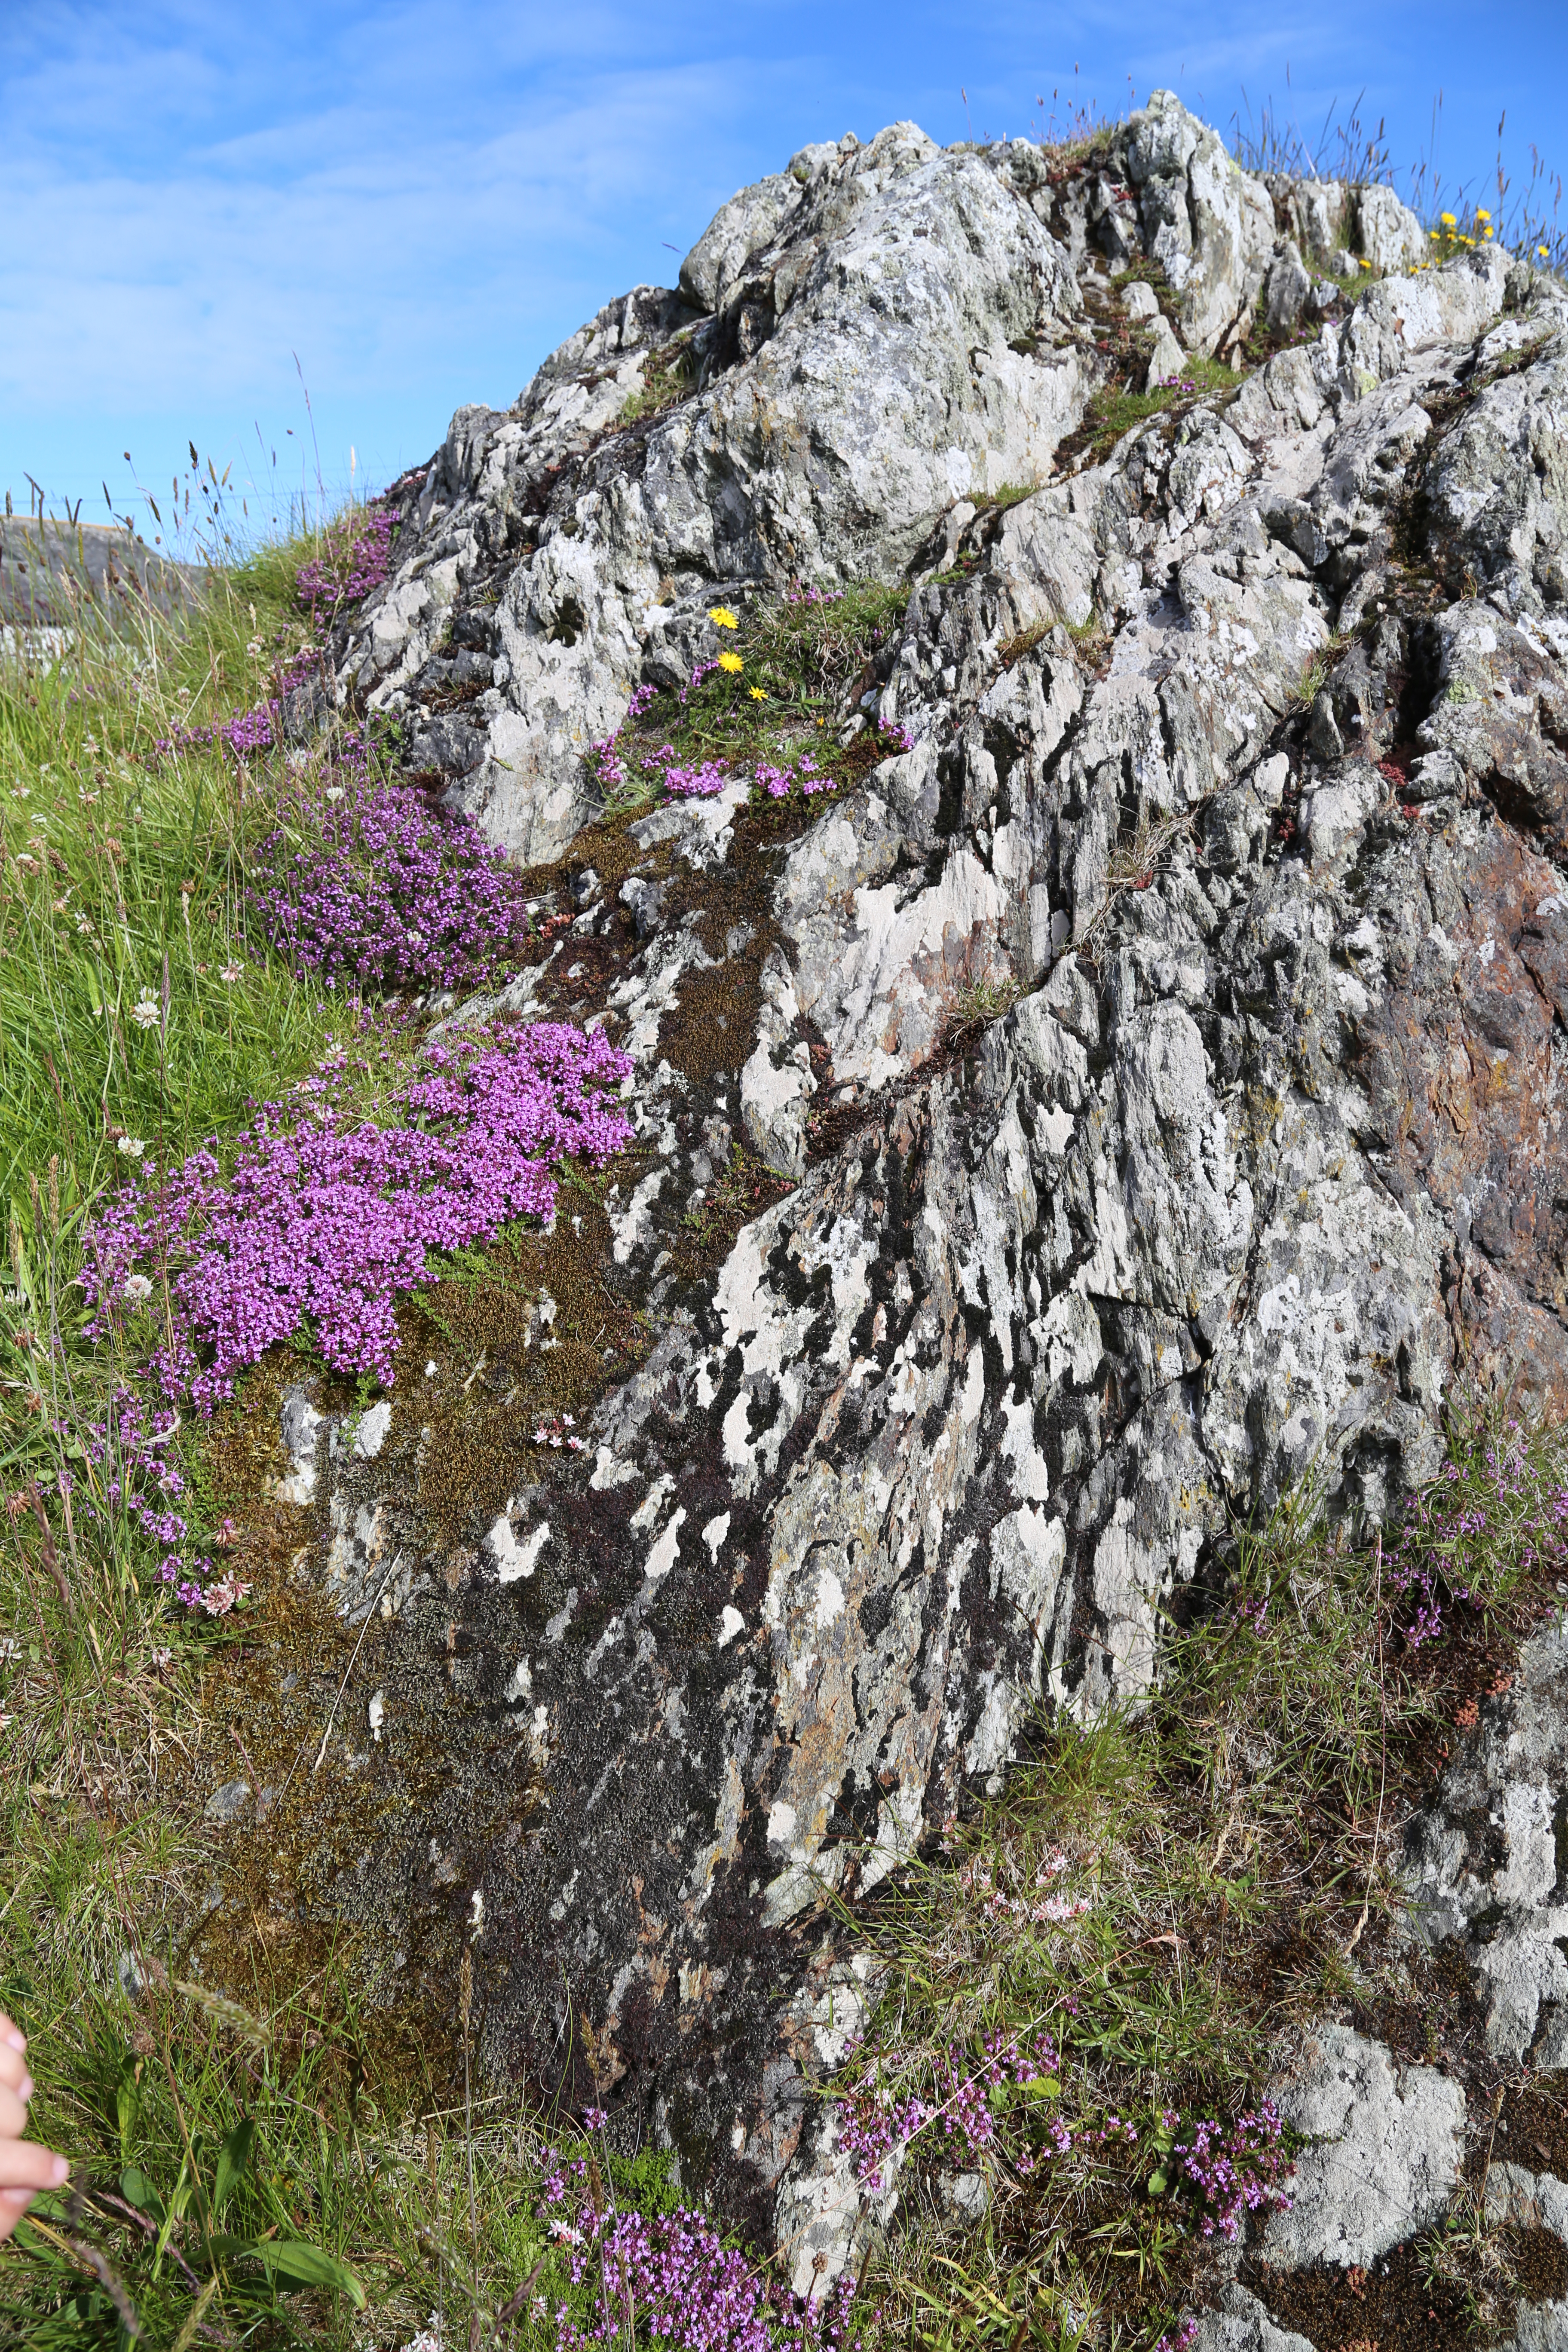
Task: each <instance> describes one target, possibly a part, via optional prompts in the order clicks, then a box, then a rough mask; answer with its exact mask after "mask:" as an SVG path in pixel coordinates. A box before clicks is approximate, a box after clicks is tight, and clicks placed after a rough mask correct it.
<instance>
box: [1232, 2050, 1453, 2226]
mask: <svg viewBox="0 0 1568 2352" xmlns="http://www.w3.org/2000/svg"><path fill="white" fill-rule="evenodd" d="M1276 2098H1277V2100H1278V2103H1279V2112H1280V2114H1281V2115H1282V2116H1284V2118H1285V2120H1286V2122H1287V2123H1289V2124H1291V2125H1293V2126H1295V2128H1296V2129H1297V2130H1298V2131H1300V2132H1303V2133H1305V2134H1306V2135H1307V2136H1308V2137H1309V2138H1310V2140H1311V2141H1312V2143H1313V2145H1312V2146H1311V2147H1308V2148H1305V2149H1303V2150H1302V2152H1301V2154H1300V2156H1298V2158H1297V2159H1296V2173H1295V2178H1294V2179H1293V2180H1292V2181H1291V2184H1290V2194H1291V2200H1292V2201H1291V2207H1290V2210H1289V2212H1279V2213H1273V2214H1270V2216H1269V2220H1268V2230H1267V2231H1266V2232H1265V2241H1264V2242H1265V2245H1266V2247H1267V2250H1268V2258H1269V2259H1270V2260H1271V2261H1272V2262H1275V2263H1279V2264H1280V2265H1282V2266H1285V2267H1290V2266H1293V2265H1296V2264H1299V2263H1337V2264H1338V2265H1339V2266H1340V2268H1341V2269H1342V2270H1349V2269H1351V2268H1352V2266H1354V2267H1359V2268H1360V2269H1363V2270H1364V2269H1366V2268H1367V2267H1368V2265H1369V2264H1371V2263H1373V2262H1375V2261H1376V2260H1377V2258H1378V2256H1379V2255H1380V2254H1385V2253H1386V2252H1388V2250H1389V2248H1390V2247H1391V2246H1396V2245H1398V2244H1399V2243H1400V2242H1402V2241H1403V2240H1404V2239H1405V2238H1408V2237H1410V2236H1412V2235H1413V2234H1414V2232H1415V2231H1416V2230H1419V2229H1421V2228H1422V2227H1423V2226H1424V2225H1425V2224H1426V2223H1427V2222H1429V2221H1436V2219H1437V2218H1438V2216H1439V2215H1440V2214H1441V2213H1442V2212H1443V2211H1444V2210H1445V2208H1446V2207H1447V2202H1448V2199H1449V2197H1450V2196H1451V2195H1452V2194H1453V2191H1454V2188H1455V2185H1456V2183H1457V2182H1458V2177H1459V2160H1460V2158H1461V2157H1462V2156H1463V2153H1464V2128H1465V2095H1464V2092H1463V2090H1462V2089H1461V2087H1460V2085H1459V2084H1458V2083H1454V2082H1450V2081H1449V2080H1448V2078H1447V2076H1446V2075H1443V2074H1438V2073H1437V2071H1436V2068H1435V2067H1431V2066H1406V2067H1404V2068H1400V2069H1396V2068H1395V2067H1394V2065H1393V2064H1392V2063H1391V2062H1390V2059H1389V2055H1388V2053H1387V2051H1386V2050H1385V2049H1384V2046H1383V2044H1382V2043H1381V2042H1371V2041H1368V2040H1367V2039H1366V2038H1365V2037H1364V2036H1363V2035H1362V2034H1360V2033H1355V2032H1352V2031H1351V2029H1350V2028H1349V2027H1348V2026H1339V2025H1328V2026H1324V2027H1322V2028H1321V2030H1320V2031H1319V2032H1316V2033H1315V2034H1314V2035H1313V2036H1312V2038H1311V2039H1310V2042H1309V2043H1308V2045H1307V2048H1306V2050H1305V2052H1304V2053H1303V2055H1302V2058H1301V2061H1300V2064H1299V2066H1298V2068H1297V2069H1296V2071H1295V2073H1294V2074H1293V2075H1292V2076H1291V2077H1290V2078H1289V2079H1288V2080H1287V2081H1286V2082H1285V2083H1284V2084H1282V2085H1281V2086H1280V2087H1279V2090H1278V2091H1277V2092H1276Z"/></svg>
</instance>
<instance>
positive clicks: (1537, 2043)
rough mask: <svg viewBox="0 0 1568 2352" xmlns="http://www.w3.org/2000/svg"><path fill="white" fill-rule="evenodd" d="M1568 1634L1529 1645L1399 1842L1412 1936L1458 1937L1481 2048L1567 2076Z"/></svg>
mask: <svg viewBox="0 0 1568 2352" xmlns="http://www.w3.org/2000/svg"><path fill="white" fill-rule="evenodd" d="M1565 1840H1568V1624H1565V1623H1564V1622H1553V1623H1552V1624H1550V1625H1548V1626H1547V1627H1546V1628H1545V1629H1544V1630H1543V1631H1542V1633H1538V1634H1537V1635H1536V1636H1535V1638H1534V1639H1533V1640H1532V1641H1531V1642H1528V1643H1525V1645H1524V1648H1523V1649H1522V1651H1521V1654H1520V1664H1519V1673H1518V1675H1517V1677H1516V1679H1515V1683H1514V1685H1513V1687H1512V1688H1511V1689H1510V1690H1509V1691H1508V1692H1507V1693H1506V1694H1504V1695H1501V1696H1498V1697H1494V1698H1491V1699H1489V1700H1487V1701H1486V1702H1485V1705H1484V1709H1483V1715H1482V1720H1481V1723H1480V1725H1479V1728H1478V1730H1477V1732H1476V1734H1475V1736H1474V1737H1473V1738H1471V1739H1469V1740H1467V1741H1466V1742H1465V1743H1464V1745H1463V1747H1462V1748H1460V1750H1459V1753H1458V1755H1457V1756H1456V1758H1455V1759H1454V1761H1453V1763H1452V1764H1451V1765H1450V1766H1449V1768H1448V1769H1447V1772H1446V1773H1445V1775H1444V1778H1443V1780H1442V1784H1441V1786H1440V1788H1439V1790H1438V1791H1437V1795H1436V1801H1435V1802H1434V1803H1433V1805H1432V1806H1431V1808H1430V1809H1429V1810H1428V1811H1426V1812H1424V1813H1422V1814H1419V1815H1417V1817H1416V1819H1415V1822H1413V1823H1412V1824H1411V1827H1410V1830H1409V1832H1408V1836H1407V1856H1406V1879H1407V1883H1408V1885H1409V1887H1410V1891H1411V1895H1412V1897H1413V1901H1414V1905H1415V1925H1416V1928H1417V1932H1418V1933H1419V1934H1420V1935H1422V1936H1423V1937H1425V1938H1426V1940H1427V1941H1428V1942H1431V1943H1433V1944H1439V1943H1441V1942H1442V1941H1443V1940H1444V1939H1445V1938H1446V1937H1458V1938H1459V1939H1460V1941H1461V1942H1462V1943H1463V1944H1464V1946H1465V1949H1466V1956H1467V1958H1468V1961H1469V1963H1470V1968H1471V1970H1472V1973H1473V1975H1474V1977H1475V1979H1476V1982H1477V1985H1478V1988H1479V1992H1480V1994H1481V1997H1482V1999H1483V2000H1484V2001H1485V2003H1486V2008H1487V2030H1486V2038H1487V2047H1488V2048H1489V2050H1491V2051H1493V2052H1495V2053H1498V2055H1499V2056H1501V2057H1507V2058H1510V2059H1514V2060H1522V2059H1523V2058H1524V2057H1525V2056H1526V2055H1527V2054H1528V2055H1529V2057H1530V2058H1531V2061H1532V2063H1534V2064H1536V2065H1537V2066H1541V2067H1552V2068H1557V2067H1563V2066H1568V1960H1565V1959H1564V1958H1563V1938H1564V1937H1565V1936H1568V1885H1565V1884H1564V1869H1565V1865H1568V1844H1565Z"/></svg>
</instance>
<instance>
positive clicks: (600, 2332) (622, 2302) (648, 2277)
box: [539, 2149, 855, 2352]
mask: <svg viewBox="0 0 1568 2352" xmlns="http://www.w3.org/2000/svg"><path fill="white" fill-rule="evenodd" d="M545 2161H546V2163H547V2165H548V2166H549V2167H550V2168H551V2169H550V2170H549V2172H548V2174H547V2177H546V2179H545V2180H544V2182H543V2186H542V2194H541V2203H540V2209H539V2210H540V2218H541V2220H542V2221H545V2222H546V2224H547V2227H548V2229H549V2232H550V2235H551V2237H552V2240H553V2241H554V2242H555V2243H556V2244H557V2245H559V2246H561V2247H563V2248H566V2249H569V2250H570V2252H569V2254H568V2261H569V2266H570V2270H571V2275H572V2283H573V2284H574V2286H582V2285H584V2284H587V2283H588V2282H590V2281H591V2282H593V2283H594V2284H595V2286H596V2292H595V2295H594V2298H593V2301H592V2303H591V2305H590V2306H589V2314H588V2319H587V2324H586V2326H582V2325H580V2324H579V2323H578V2321H577V2320H576V2319H575V2318H574V2316H573V2315H572V2313H571V2311H570V2310H569V2308H568V2307H567V2306H566V2305H564V2304H563V2305H561V2306H560V2308H559V2309H558V2311H557V2312H556V2314H555V2342H556V2347H557V2352H581V2347H584V2346H586V2345H590V2344H608V2343H622V2342H629V2341H630V2340H631V2337H632V2336H633V2334H634V2332H635V2331H636V2330H637V2323H638V2322H639V2321H640V2322H641V2323H642V2325H643V2326H645V2327H646V2328H647V2335H648V2337H649V2340H650V2341H651V2342H653V2343H654V2344H660V2345H668V2346H669V2347H672V2352H807V2347H820V2352H836V2348H837V2347H839V2346H841V2345H842V2343H843V2341H844V2336H845V2331H846V2325H847V2318H848V2312H849V2305H850V2303H851V2302H852V2300H853V2298H854V2292H855V2283H854V2280H853V2279H852V2278H851V2277H849V2276H847V2275H846V2276H845V2277H843V2278H841V2279H840V2280H839V2282H838V2284H837V2286H836V2287H835V2288H833V2289H832V2290H831V2291H830V2292H829V2293H828V2294H826V2295H825V2296H824V2297H823V2298H822V2300H821V2301H820V2303H815V2304H814V2303H812V2302H811V2301H809V2300H808V2301H807V2302H805V2303H804V2304H803V2303H801V2302H800V2301H799V2299H798V2298H797V2297H795V2296H794V2295H790V2294H785V2293H784V2291H783V2290H782V2289H780V2288H776V2287H773V2288H770V2287H769V2286H768V2285H767V2284H766V2283H765V2282H764V2281H763V2279H762V2278H761V2277H760V2276H759V2274H758V2273H757V2271H756V2270H755V2269H754V2268H753V2266H752V2264H751V2263H748V2262H747V2260H746V2258H745V2256H744V2255H743V2254H742V2253H741V2252H738V2251H737V2250H736V2249H735V2248H734V2247H732V2246H726V2245H725V2244H724V2242H723V2240H722V2239H721V2237H720V2236H719V2234H718V2232H717V2231H715V2230H714V2229H713V2227H712V2226H711V2224H710V2222H709V2221H707V2220H706V2219H705V2217H704V2216H703V2215H702V2214H700V2213H698V2212H694V2211H692V2210H691V2209H690V2208H689V2206H680V2207H678V2209H677V2210H676V2211H675V2212H673V2213H668V2214H658V2215H647V2214H643V2213H637V2212H619V2211H617V2210H616V2206H615V2204H614V2201H613V2200H605V2199H604V2192H603V2189H602V2187H601V2188H600V2190H599V2196H598V2197H597V2198H596V2197H595V2189H594V2185H593V2183H592V2182H591V2179H590V2174H589V2169H588V2166H587V2164H586V2163H585V2162H584V2159H583V2158H577V2159H576V2160H575V2161H574V2162H570V2163H568V2162H563V2161H561V2160H559V2159H558V2158H556V2156H555V2153H554V2151H553V2150H552V2149H547V2150H546V2152H545ZM601 2200H603V2201H601Z"/></svg>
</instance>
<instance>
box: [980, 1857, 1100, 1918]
mask: <svg viewBox="0 0 1568 2352" xmlns="http://www.w3.org/2000/svg"><path fill="white" fill-rule="evenodd" d="M1067 1867H1068V1857H1067V1855H1066V1854H1065V1853H1059V1852H1055V1851H1053V1852H1052V1853H1048V1854H1047V1856H1046V1858H1045V1860H1044V1861H1043V1862H1042V1863H1041V1864H1039V1866H1038V1868H1037V1870H1036V1872H1035V1881H1034V1885H1033V1887H1032V1888H1026V1889H1025V1890H1024V1892H1023V1893H1022V1894H1018V1895H1010V1894H1008V1893H1007V1892H1006V1891H1005V1888H1003V1887H1001V1886H998V1885H996V1883H995V1873H994V1868H993V1865H992V1864H990V1863H988V1862H984V1861H982V1860H980V1858H979V1857H978V1856H973V1857H972V1858H971V1859H970V1860H969V1861H967V1862H966V1863H964V1864H963V1867H962V1868H961V1869H960V1871H959V1874H958V1883H959V1885H960V1886H961V1887H962V1888H963V1891H964V1893H965V1894H966V1895H973V1896H974V1897H975V1898H976V1900H977V1902H978V1904H979V1906H980V1908H981V1909H982V1910H984V1911H988V1912H990V1913H991V1914H992V1915H993V1916H994V1917H996V1918H1002V1919H1027V1920H1029V1921H1031V1922H1032V1923H1033V1924H1034V1925H1035V1926H1036V1927H1065V1926H1067V1925H1068V1923H1069V1922H1070V1921H1072V1920H1074V1919H1079V1918H1081V1917H1082V1916H1083V1914H1084V1913H1085V1912H1086V1911H1088V1910H1089V1909H1091V1908H1092V1905H1091V1903H1090V1901H1089V1897H1088V1896H1087V1895H1063V1894H1062V1893H1060V1891H1059V1890H1054V1889H1053V1890H1051V1891H1049V1892H1047V1889H1050V1888H1051V1881H1052V1880H1053V1879H1055V1878H1058V1877H1059V1876H1060V1874H1061V1873H1062V1872H1063V1871H1064V1870H1066V1868H1067Z"/></svg>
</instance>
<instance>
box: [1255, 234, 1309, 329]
mask: <svg viewBox="0 0 1568 2352" xmlns="http://www.w3.org/2000/svg"><path fill="white" fill-rule="evenodd" d="M1311 291H1312V279H1311V274H1310V271H1309V270H1308V268H1307V265H1306V263H1305V262H1304V261H1303V260H1302V258H1301V255H1300V248H1299V247H1298V246H1297V245H1296V242H1295V239H1294V238H1293V237H1288V236H1287V237H1282V238H1281V239H1280V241H1279V245H1278V246H1277V247H1275V252H1274V258H1273V260H1272V261H1271V262H1270V263H1269V265H1268V273H1267V275H1266V276H1265V278H1264V280H1263V295H1262V306H1261V307H1262V311H1263V316H1264V317H1265V318H1266V319H1267V320H1268V324H1269V325H1270V326H1271V327H1293V326H1294V325H1295V324H1296V322H1297V320H1299V319H1300V316H1301V314H1302V312H1303V311H1304V310H1306V308H1307V304H1308V300H1309V299H1310V295H1311Z"/></svg>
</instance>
